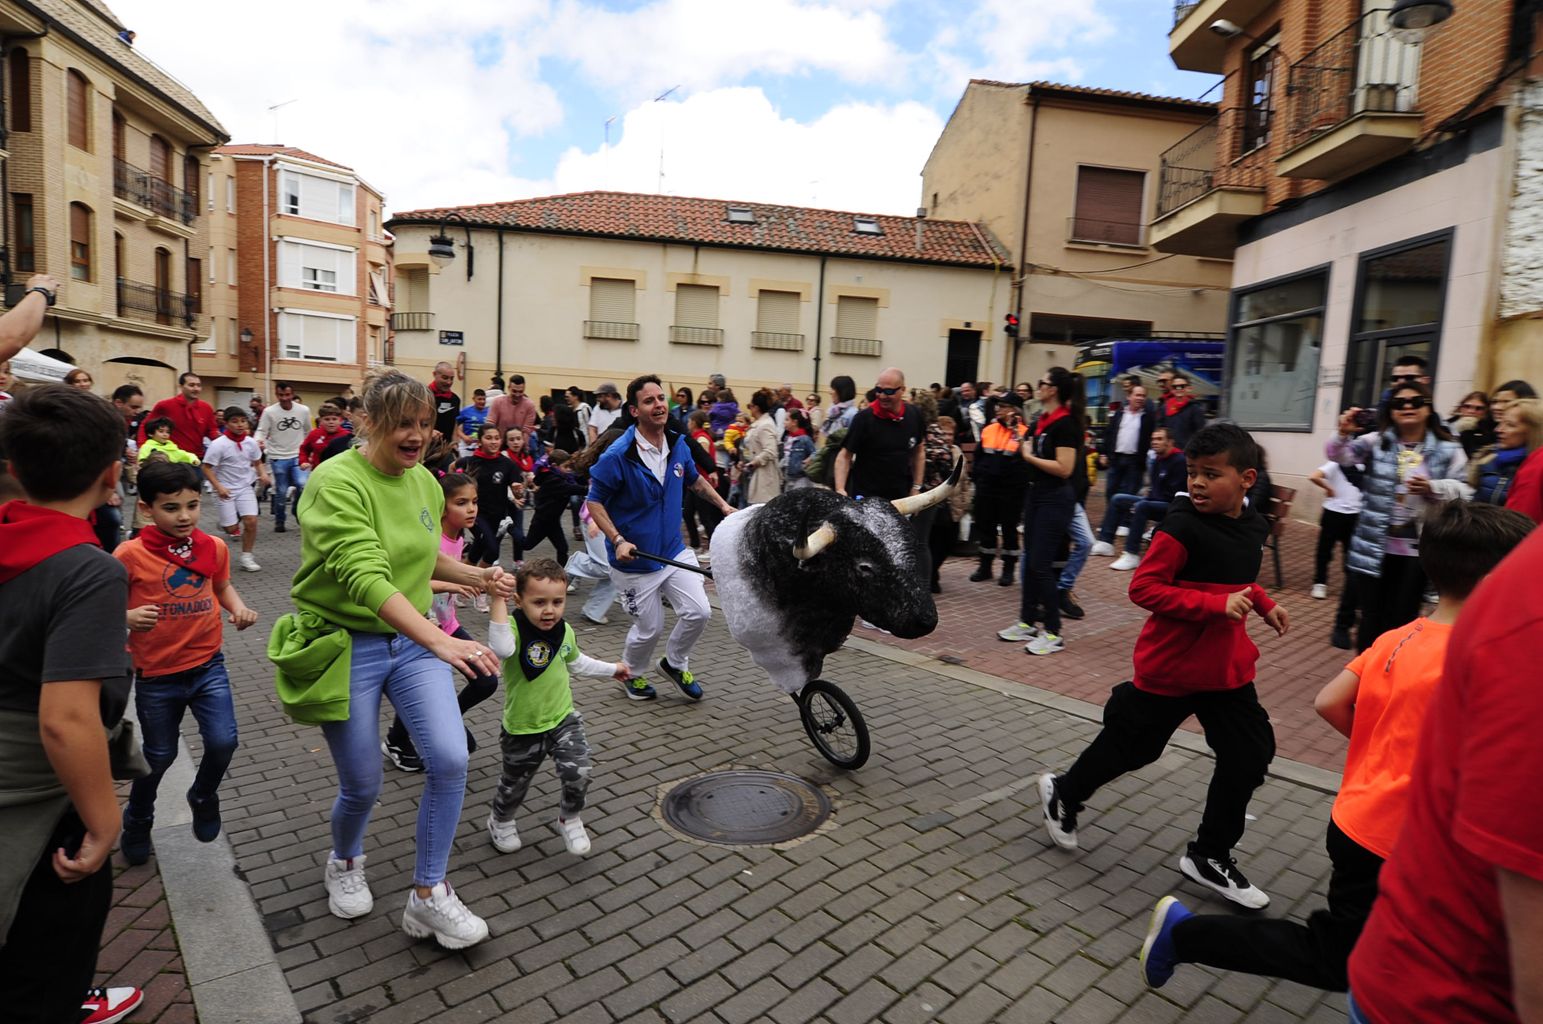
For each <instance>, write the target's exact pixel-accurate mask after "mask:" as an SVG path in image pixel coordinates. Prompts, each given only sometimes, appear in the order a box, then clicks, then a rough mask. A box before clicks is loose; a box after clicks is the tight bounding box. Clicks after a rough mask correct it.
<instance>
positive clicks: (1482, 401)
mask: <svg viewBox="0 0 1543 1024" xmlns="http://www.w3.org/2000/svg"><path fill="white" fill-rule="evenodd" d="M1496 422H1497V420H1496V419H1492V418H1491V417H1490V414H1489V396H1488V395H1486V394H1485V393H1484V392H1482V391H1470V392H1468V393H1467V394H1466V395H1464V396H1463V400H1462V401H1461V402H1458V403H1457V408H1456V409H1453V410H1452V415H1450V416H1448V417H1447V429H1448V430H1450V431H1451V432H1452V433H1453V435H1454V436H1456V438H1457V442H1458V444H1461V445H1462V446H1463V451H1465V452H1467V453H1468V458H1470V459H1472V458H1473V457H1474V454H1475V453H1476V452H1478V451H1479V449H1481V448H1484V447H1486V446H1488V445H1492V444H1494V443H1495V423H1496Z"/></svg>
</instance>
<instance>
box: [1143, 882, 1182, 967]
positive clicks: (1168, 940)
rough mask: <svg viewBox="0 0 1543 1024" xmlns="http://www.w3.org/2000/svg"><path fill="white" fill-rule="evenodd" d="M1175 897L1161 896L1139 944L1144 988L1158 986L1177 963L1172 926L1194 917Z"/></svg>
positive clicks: (1176, 950)
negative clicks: (1144, 935)
mask: <svg viewBox="0 0 1543 1024" xmlns="http://www.w3.org/2000/svg"><path fill="white" fill-rule="evenodd" d="M1194 916H1195V915H1194V914H1193V913H1191V912H1190V911H1189V910H1188V909H1187V908H1186V907H1185V906H1184V904H1182V903H1180V902H1179V901H1178V898H1177V897H1174V896H1164V897H1163V898H1162V899H1160V900H1158V901H1157V906H1156V907H1155V908H1153V910H1152V923H1151V924H1150V925H1148V926H1147V938H1146V941H1145V942H1143V943H1142V944H1141V975H1142V977H1143V978H1145V979H1146V983H1147V987H1148V988H1162V987H1163V986H1164V985H1166V984H1168V979H1169V978H1171V977H1173V969H1174V968H1175V967H1177V966H1178V965H1179V951H1178V949H1176V948H1175V947H1174V945H1173V929H1174V926H1175V925H1177V924H1178V923H1179V922H1180V921H1183V920H1184V919H1186V918H1190V917H1194Z"/></svg>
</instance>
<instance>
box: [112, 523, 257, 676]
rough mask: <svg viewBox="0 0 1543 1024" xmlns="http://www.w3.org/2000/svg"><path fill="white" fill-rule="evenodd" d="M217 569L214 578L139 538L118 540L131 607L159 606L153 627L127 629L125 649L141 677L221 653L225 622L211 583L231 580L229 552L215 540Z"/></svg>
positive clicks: (115, 553) (195, 663)
mask: <svg viewBox="0 0 1543 1024" xmlns="http://www.w3.org/2000/svg"><path fill="white" fill-rule="evenodd" d="M214 547H215V562H216V564H217V566H218V568H217V569H216V570H215V573H214V577H213V578H212V579H210V578H205V577H203V576H200V575H199V574H198V573H196V572H194V571H193V570H191V569H187V568H184V567H182V566H180V565H173V564H172V563H171V562H168V561H166V560H165V559H164V558H158V557H156V556H155V555H152V554H151V553H150V552H149V551H147V550H145V545H144V543H143V542H142V541H140V540H139V539H138V538H137V537H136V538H135V539H134V540H131V541H127V542H125V543H123V544H119V545H118V547H117V548H116V549H114V551H113V557H115V558H117V559H118V561H120V562H122V563H123V566H124V568H126V569H127V570H128V571H129V607H130V608H138V607H140V606H141V605H146V604H153V605H156V606H157V607H158V608H159V609H160V613H161V615H160V618H159V619H157V620H156V623H155V628H154V629H151V630H149V631H148V632H144V633H140V632H138V631H136V630H130V631H129V653H130V655H131V656H132V657H133V659H134V668H135V670H136V671H137V672H138V673H139V674H140V675H142V676H168V675H171V674H172V673H173V672H185V671H187V670H188V669H190V668H197V667H198V666H199V665H202V664H203V663H204V662H206V661H208V660H209V659H210V658H212V657H214V656H215V655H216V654H218V653H220V644H221V642H222V638H223V623H221V621H220V602H219V600H218V599H217V598H216V597H215V592H214V590H215V584H216V583H225V582H228V581H229V580H230V551H229V550H228V549H227V548H226V547H225V545H224V544H223V543H221V542H219V541H215V544H214Z"/></svg>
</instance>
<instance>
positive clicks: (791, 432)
mask: <svg viewBox="0 0 1543 1024" xmlns="http://www.w3.org/2000/svg"><path fill="white" fill-rule="evenodd" d="M807 433H809V431H807V430H805V429H804V428H803V427H796V426H795V427H789V428H788V436H789V437H803V436H804V435H805V434H807Z"/></svg>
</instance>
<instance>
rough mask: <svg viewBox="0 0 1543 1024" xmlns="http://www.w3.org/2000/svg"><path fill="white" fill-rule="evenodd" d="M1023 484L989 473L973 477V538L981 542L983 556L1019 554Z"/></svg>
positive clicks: (1015, 555) (1015, 556) (1013, 555)
mask: <svg viewBox="0 0 1543 1024" xmlns="http://www.w3.org/2000/svg"><path fill="white" fill-rule="evenodd" d="M992 458H1002V456H992ZM1023 488H1024V485H1023V483H1022V482H1021V481H1018V482H1004V481H1002V480H998V479H995V478H992V477H985V478H983V479H979V480H976V481H975V539H976V540H977V541H978V542H979V544H980V554H981V557H982V558H989V557H991V556H992V555H1008V556H1011V557H1013V558H1017V557H1018V521H1019V520H1020V519H1022V518H1023ZM998 538H1000V539H998Z"/></svg>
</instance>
